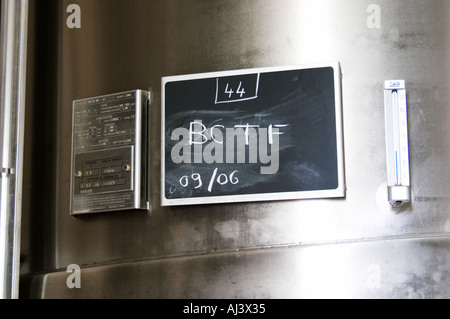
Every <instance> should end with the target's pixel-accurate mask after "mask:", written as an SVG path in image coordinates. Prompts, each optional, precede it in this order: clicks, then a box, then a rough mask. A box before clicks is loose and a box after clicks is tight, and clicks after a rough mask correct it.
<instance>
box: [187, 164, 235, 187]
mask: <svg viewBox="0 0 450 319" xmlns="http://www.w3.org/2000/svg"><path fill="white" fill-rule="evenodd" d="M238 172H239V171H237V170H235V171H233V172H231V173H230V174H226V173H221V174H219V175H217V173H218V168H215V169H214V172H213V173H212V175H211V177H210V179H209V183H208V192H211V191H212V188H213V186H214V183H217V184H219V185H221V186H223V185H226V184H228V183H231V184H233V185H236V184H238V183H239V179H238V177H237V173H238ZM179 182H180V185H181V186H182V187H185V188H186V187H189V186H190V185H191V182H192V185H191V187H194V188H195V189H198V188H201V187H202V186H203V178H202V176H201V175H200V174H199V173H193V174H192V175H191V176H190V177H189V176H188V175H184V176H182V177H181V178H180V180H179Z"/></svg>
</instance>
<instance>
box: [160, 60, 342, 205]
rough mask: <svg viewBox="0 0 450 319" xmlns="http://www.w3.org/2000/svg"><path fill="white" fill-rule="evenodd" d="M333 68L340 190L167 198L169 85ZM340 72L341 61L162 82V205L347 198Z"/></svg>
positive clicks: (216, 73)
mask: <svg viewBox="0 0 450 319" xmlns="http://www.w3.org/2000/svg"><path fill="white" fill-rule="evenodd" d="M323 67H331V68H333V74H334V92H335V99H334V101H335V127H336V153H337V154H336V160H337V175H338V186H337V187H336V188H333V189H319V190H308V191H292V192H291V191H290V192H274V193H256V194H235V195H221V196H200V197H187V198H166V196H165V187H166V185H165V183H166V165H165V161H166V159H165V145H166V139H165V131H166V124H165V121H166V119H165V114H166V92H165V87H166V84H167V83H170V82H177V81H187V80H195V79H205V78H219V77H225V76H235V75H246V74H253V73H258V74H262V73H271V72H278V71H289V70H300V69H311V68H323ZM341 78H342V75H341V68H340V64H339V62H338V61H332V62H323V63H309V64H301V65H290V66H277V67H262V68H249V69H239V70H229V71H218V72H207V73H195V74H186V75H173V76H165V77H162V78H161V107H162V109H161V205H162V206H178V205H199V204H219V203H239V202H261V201H280V200H302V199H329V198H344V197H345V196H346V186H345V174H344V143H343V123H342V87H341Z"/></svg>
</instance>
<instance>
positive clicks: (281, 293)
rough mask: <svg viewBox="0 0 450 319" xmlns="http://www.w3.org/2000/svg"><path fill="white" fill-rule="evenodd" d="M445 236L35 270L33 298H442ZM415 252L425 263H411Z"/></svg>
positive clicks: (445, 274) (446, 275)
mask: <svg viewBox="0 0 450 319" xmlns="http://www.w3.org/2000/svg"><path fill="white" fill-rule="evenodd" d="M449 244H450V241H449V239H448V238H422V239H400V240H399V239H396V240H387V241H366V242H353V243H340V244H325V245H324V244H320V245H300V246H292V247H279V248H271V249H259V250H243V251H240V252H235V253H233V254H230V253H217V254H207V255H202V256H190V257H189V256H185V257H177V258H174V259H171V258H169V259H159V260H147V261H137V262H131V263H121V264H110V265H105V266H96V267H89V268H81V269H80V272H79V287H80V288H72V289H70V288H68V287H67V284H66V281H67V280H69V282H71V281H72V278H70V277H69V276H71V275H72V274H71V273H70V272H65V271H62V272H55V273H49V274H43V275H38V276H35V277H33V278H32V280H31V281H30V282H29V285H28V286H29V289H30V295H31V296H40V297H41V298H48V299H65V298H67V299H87V298H96V299H99V298H113V299H117V298H119V299H127V298H135V299H139V298H148V299H155V298H171V299H173V298H176V299H179V298H181V299H183V298H184V299H192V298H194V299H195V298H201V299H210V298H213V299H221V298H227V299H234V298H241V299H246V298H257V299H259V298H264V299H279V298H284V299H292V298H308V299H310V298H358V299H361V298H363V299H371V298H383V299H392V298H402V299H427V298H435V299H448V298H449V297H450V292H449V290H448V285H449V284H450V283H449V275H450V274H449V269H448V262H449V259H448V254H449V253H450V250H449V248H450V245H449ZM417 256H421V258H423V262H421V263H417V262H414V258H417Z"/></svg>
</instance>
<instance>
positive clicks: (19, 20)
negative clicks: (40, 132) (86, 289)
mask: <svg viewBox="0 0 450 319" xmlns="http://www.w3.org/2000/svg"><path fill="white" fill-rule="evenodd" d="M27 23H28V1H25V0H22V1H14V0H3V1H2V2H1V40H0V52H1V54H0V57H1V61H0V72H1V74H0V77H1V78H0V91H1V94H0V161H1V176H0V177H1V179H0V183H1V184H0V192H1V200H0V298H2V299H3V298H8V299H10V298H17V297H18V294H19V290H18V289H19V271H20V265H19V256H20V235H21V234H20V229H21V228H20V225H21V214H22V163H23V143H24V124H25V113H24V112H25V85H26V79H25V78H26V71H25V70H26V57H27V27H28V25H27Z"/></svg>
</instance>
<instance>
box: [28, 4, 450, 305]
mask: <svg viewBox="0 0 450 319" xmlns="http://www.w3.org/2000/svg"><path fill="white" fill-rule="evenodd" d="M37 2H38V1H37V0H34V1H30V4H31V9H32V10H31V12H32V14H31V18H32V21H33V23H34V24H33V26H34V27H35V28H31V27H30V32H32V34H33V37H30V41H29V44H30V50H29V54H30V56H31V58H32V63H30V70H29V71H30V72H32V74H33V75H34V76H33V77H32V78H30V79H29V81H28V87H27V92H28V93H27V114H28V112H30V114H31V117H29V121H30V123H31V125H30V126H29V128H28V129H27V132H26V134H27V133H28V135H27V136H28V138H27V139H26V143H25V146H26V151H27V156H26V158H28V159H33V160H32V161H33V162H26V163H24V165H25V177H24V185H27V186H26V187H27V188H26V191H24V211H23V213H24V216H25V217H26V218H25V220H24V224H23V227H24V228H25V229H26V230H27V231H26V232H23V237H22V238H23V240H22V242H23V243H22V250H23V252H24V263H23V265H22V267H23V268H22V269H23V270H22V273H23V275H24V276H31V277H32V278H33V280H32V281H33V282H34V283H35V285H32V286H25V287H24V292H23V294H24V295H26V292H27V291H28V292H29V290H27V288H33V289H37V290H33V292H32V293H31V292H30V296H33V297H40V296H42V297H54V296H56V295H57V294H58V293H59V292H61V291H59V290H58V289H60V288H58V286H57V284H56V282H57V281H56V280H59V279H57V278H60V279H62V283H63V284H62V286H61V287H63V288H64V289H67V288H66V286H65V284H64V283H65V279H66V278H67V274H66V273H65V272H63V273H55V274H50V272H52V271H55V270H58V269H65V268H66V267H67V266H68V265H70V264H78V265H80V266H82V267H83V268H82V287H83V278H91V279H92V281H91V280H85V281H84V283H85V284H88V282H90V284H91V285H93V286H92V289H86V290H83V289H81V290H79V291H72V290H71V291H65V290H64V291H63V292H61V294H62V295H64V296H66V294H67V296H69V297H70V296H72V297H76V296H77V295H76V294H77V293H78V294H81V295H83V296H84V297H92V296H99V297H102V294H101V291H111V294H114V293H116V294H118V295H120V296H127V297H142V296H153V297H167V296H187V295H189V296H192V297H196V296H206V295H208V293H210V296H216V297H222V296H229V295H233V296H239V297H272V296H287V297H296V296H317V295H326V296H336V295H338V294H339V292H341V296H354V295H355V294H356V293H358V294H360V295H361V296H369V297H370V296H375V297H376V296H381V297H388V298H389V297H398V296H403V297H407V296H418V297H422V296H423V297H426V298H427V297H430V298H434V297H441V296H448V287H449V283H448V279H447V278H448V273H446V272H445V270H443V269H442V267H444V265H447V264H448V256H449V251H448V247H449V243H448V236H449V233H450V216H449V211H450V184H449V183H448V181H449V180H450V170H449V169H448V162H449V160H450V139H448V138H443V137H446V136H450V125H449V124H450V123H449V119H450V114H449V112H450V108H449V105H448V101H449V100H450V90H449V87H450V83H449V82H450V80H449V76H448V74H449V73H450V72H449V66H450V38H449V37H448V34H449V32H450V29H449V28H450V2H449V1H447V0H436V1H425V0H415V1H410V0H397V1H387V0H381V1H377V3H376V4H377V5H378V6H379V8H380V11H379V14H380V18H381V19H380V20H379V21H375V20H373V21H372V20H370V21H368V19H369V18H370V19H376V18H377V17H376V12H377V11H376V10H375V11H374V10H373V9H374V8H373V7H370V8H369V6H370V5H371V4H372V3H371V1H350V0H342V1H341V0H340V1H339V2H337V1H333V0H321V1H310V0H281V2H280V1H273V0H261V1H241V0H234V1H226V2H223V1H197V0H196V1H189V0H186V1H176V0H171V1H166V0H158V1H147V0H134V1H114V5H112V4H111V2H110V0H89V1H88V0H79V1H77V4H78V5H79V6H80V9H81V18H82V19H81V21H82V23H81V28H73V29H71V28H68V27H66V25H65V24H64V23H60V22H61V21H65V19H66V18H67V17H68V13H67V12H66V8H67V6H68V5H69V4H71V1H69V0H64V1H56V0H49V1H46V2H45V3H44V2H40V3H39V5H37ZM368 8H369V9H370V10H369V11H368ZM375 9H376V8H375ZM373 14H375V16H373V17H372V15H373ZM378 22H379V27H378V24H377V23H378ZM53 43H56V44H53ZM324 60H327V61H328V60H333V61H340V64H341V67H342V73H343V78H342V99H343V103H342V105H343V132H344V156H345V175H346V176H345V180H346V187H347V191H346V198H345V199H317V200H293V201H284V202H281V201H279V202H277V201H275V202H260V203H228V204H222V205H217V204H215V205H203V206H202V205H192V206H190V207H185V206H179V207H161V206H160V205H159V199H160V195H161V188H160V174H159V173H154V172H160V168H161V163H160V155H161V154H160V131H161V123H160V119H161V111H160V108H161V105H160V102H161V96H160V95H159V93H158V92H160V91H161V90H160V89H161V88H160V83H161V77H163V76H171V75H180V74H191V73H202V72H210V71H223V70H236V69H243V68H254V67H269V66H270V67H273V66H286V65H295V64H304V63H313V62H317V61H324ZM397 78H401V79H405V81H407V83H408V92H409V95H408V117H409V118H408V121H409V123H408V124H409V147H410V149H409V151H410V172H411V202H410V203H409V204H408V205H403V206H401V207H400V208H392V207H390V206H389V205H388V206H387V207H386V205H385V204H386V187H387V185H386V160H385V159H386V154H385V134H384V103H383V83H384V80H385V79H397ZM135 88H141V89H143V90H149V91H151V92H152V96H154V99H152V103H151V105H150V114H149V133H150V134H149V136H151V138H150V140H149V148H150V149H151V150H152V152H153V156H151V157H149V159H148V165H149V169H150V172H151V173H150V174H149V178H148V183H149V188H150V190H151V192H150V193H149V196H150V201H151V202H152V203H154V205H153V207H152V215H151V216H150V215H149V214H141V213H139V212H126V213H120V212H118V213H117V214H106V215H105V214H98V215H91V216H83V217H82V218H74V217H73V216H70V214H69V211H70V207H69V205H70V178H71V174H72V173H71V171H70V167H69V166H68V165H67V163H70V158H71V155H70V136H71V130H70V123H71V105H72V101H73V100H75V99H77V98H79V97H81V96H98V95H102V94H108V93H111V92H121V91H126V90H131V89H135ZM43 149H44V150H45V152H43V151H42V150H43ZM44 164H45V165H44ZM152 172H153V173H152ZM381 189H383V192H384V193H383V192H381V191H380V190H381ZM382 193H383V196H380V194H382ZM382 197H383V201H380V198H382ZM430 236H431V237H433V236H442V241H439V244H433V241H429V240H428V239H426V238H428V237H430ZM411 237H414V238H415V239H414V241H413V244H408V243H409V241H406V242H407V243H405V241H403V238H411ZM367 239H377V240H378V239H380V240H381V241H382V243H383V244H381V246H377V245H376V244H369V243H368V242H366V241H365V240H367ZM384 239H391V240H387V241H384ZM342 241H346V242H347V241H348V242H353V241H357V242H358V241H361V242H359V243H358V244H357V245H353V244H350V245H347V244H345V245H338V244H333V243H338V242H342ZM305 243H329V245H326V248H323V250H321V249H322V248H321V247H325V246H320V245H312V246H308V247H302V244H305ZM287 245H294V246H296V247H297V246H298V247H297V248H294V249H287V248H286V249H284V248H283V249H273V248H270V247H280V246H287ZM261 247H266V248H267V249H262V250H258V249H259V248H261ZM343 247H344V248H343ZM357 247H358V248H357ZM365 247H367V249H368V250H367V251H370V252H373V253H374V254H376V256H378V257H379V258H378V257H377V258H374V259H371V257H370V256H371V255H369V254H363V253H362V251H364V249H365ZM369 248H370V249H369ZM236 249H244V250H245V252H240V253H238V252H236V251H235V250H236ZM253 249H255V250H253ZM247 250H251V251H252V252H250V251H248V252H247ZM325 251H326V253H325ZM202 254H204V256H203V255H202ZM219 254H220V255H219ZM421 254H424V256H426V258H425V257H424V258H422V257H420V258H417V256H421ZM189 256H191V257H189ZM167 257H177V258H173V259H167ZM272 257H273V258H272ZM307 257H308V258H311V259H310V261H311V262H309V259H308V258H307ZM342 258H343V259H342ZM148 259H151V260H152V261H151V262H148V265H149V266H148V267H149V268H146V269H148V272H146V271H147V270H143V269H142V268H141V266H142V265H143V264H142V263H144V264H146V265H147V262H145V261H143V260H148ZM344 260H347V261H348V263H345V264H344V263H341V261H342V262H343V261H344ZM389 260H390V261H389ZM132 261H136V262H132ZM388 261H389V262H388ZM120 262H127V263H125V264H118V265H112V264H113V263H120ZM109 264H111V265H109ZM327 264H330V265H331V264H336V268H331V267H330V268H327V267H326V265H327ZM94 265H105V266H102V267H92V268H90V267H89V266H94ZM288 265H291V266H292V267H294V266H295V267H294V268H292V267H288ZM377 265H378V266H379V268H378V267H377ZM84 267H87V268H84ZM109 267H112V268H109ZM115 267H118V268H120V269H121V270H120V271H118V272H117V277H114V276H110V274H112V273H110V272H108V271H109V269H114V270H116V269H117V268H115ZM346 267H348V269H350V270H351V271H352V275H353V276H354V277H353V278H352V277H351V276H350V278H349V284H348V285H346V286H345V288H341V287H340V286H341V284H343V283H342V280H343V279H341V278H342V277H333V276H332V275H331V274H333V273H334V274H341V273H342V272H344V271H346V269H347V268H346ZM315 268H316V269H319V270H321V273H322V277H320V276H319V275H317V274H316V275H315V276H312V277H310V276H308V275H307V274H309V273H310V272H312V271H313V270H314V269H315ZM292 269H295V271H294V272H292ZM250 270H251V271H250ZM333 271H334V272H333ZM38 272H40V273H41V272H43V273H45V275H43V276H37V275H36V276H33V274H35V273H38ZM47 273H48V274H47ZM94 273H95V275H94ZM114 273H116V272H114ZM144 273H145V274H146V275H148V278H151V280H152V281H151V282H152V284H151V285H150V284H149V285H145V284H144V283H143V282H142V280H141V279H142V278H143V277H140V276H141V275H142V276H144ZM205 274H206V275H205ZM368 275H372V276H371V277H370V278H369V279H368V278H367V276H368ZM58 276H59V277H58ZM83 276H84V277H83ZM205 276H206V277H205ZM379 276H380V277H379ZM63 277H64V278H63ZM97 278H98V279H97ZM205 278H206V279H207V280H205ZM313 278H315V279H313ZM377 278H380V281H378V280H377ZM352 280H354V281H352ZM367 280H368V282H369V283H368V284H367ZM416 280H417V281H416ZM259 281H261V282H262V284H261V285H259V284H258V282H259ZM415 281H416V282H417V283H416V284H415V283H414V282H415ZM58 282H59V281H58ZM162 282H170V285H159V284H155V285H153V283H162ZM277 282H280V283H282V284H281V285H277V284H276V283H277ZM296 283H305V287H308V289H306V288H305V290H301V289H302V288H301V286H298V285H296ZM368 285H369V286H370V287H377V286H378V285H380V287H382V289H378V290H377V289H371V288H370V287H369V286H368ZM111 286H114V287H115V288H117V290H114V291H115V292H112V290H108V289H107V288H106V287H111ZM184 287H188V289H187V290H186V289H185V288H184ZM219 287H222V288H219ZM294 287H297V289H298V290H293V288H294ZM321 287H323V289H322V290H321V289H320V288H321ZM229 288H232V289H229ZM105 296H106V295H105ZM108 296H109V295H108Z"/></svg>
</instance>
